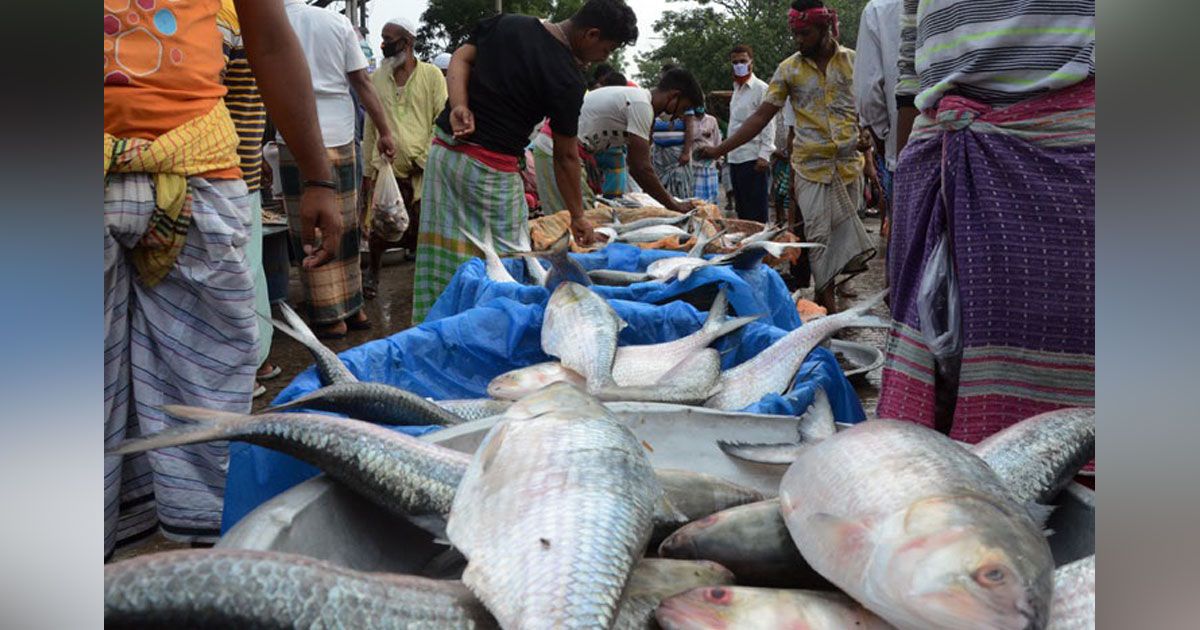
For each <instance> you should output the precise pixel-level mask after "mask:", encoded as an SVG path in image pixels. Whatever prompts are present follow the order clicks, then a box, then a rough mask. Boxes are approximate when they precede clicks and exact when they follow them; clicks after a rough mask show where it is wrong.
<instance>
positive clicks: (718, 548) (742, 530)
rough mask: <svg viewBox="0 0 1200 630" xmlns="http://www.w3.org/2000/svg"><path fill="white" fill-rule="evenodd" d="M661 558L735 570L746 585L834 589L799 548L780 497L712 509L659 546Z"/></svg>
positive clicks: (739, 582) (740, 581)
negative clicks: (782, 511)
mask: <svg viewBox="0 0 1200 630" xmlns="http://www.w3.org/2000/svg"><path fill="white" fill-rule="evenodd" d="M658 555H659V556H661V557H663V558H675V559H680V560H711V561H713V562H716V563H718V564H720V565H722V566H724V567H727V568H728V569H729V570H730V571H733V574H734V575H735V576H737V581H738V584H742V585H744V586H771V587H778V588H807V589H821V590H829V589H832V588H833V587H832V586H831V585H830V584H829V581H828V580H826V579H825V578H824V577H821V575H820V574H819V573H817V572H816V571H814V570H813V569H812V567H810V566H808V563H807V562H805V561H804V557H803V556H801V555H800V551H799V550H797V549H796V545H795V543H793V542H792V538H791V535H790V534H789V533H788V530H787V525H786V524H785V523H784V521H783V517H782V516H780V514H779V500H778V499H771V500H765V501H758V502H755V503H745V504H744V505H739V506H737V507H732V508H729V509H725V510H720V511H717V510H713V511H712V512H709V513H708V515H707V516H705V517H704V518H701V519H697V520H695V521H693V522H691V523H688V524H686V525H684V526H683V527H680V528H679V529H677V530H675V531H674V532H673V533H672V534H671V535H670V536H668V537H667V538H666V540H664V541H663V542H662V544H661V545H659V547H658Z"/></svg>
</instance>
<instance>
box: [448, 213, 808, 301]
mask: <svg viewBox="0 0 1200 630" xmlns="http://www.w3.org/2000/svg"><path fill="white" fill-rule="evenodd" d="M613 220H614V221H617V218H616V215H615V213H614V215H613ZM682 223H686V224H687V228H686V229H685V228H680V227H679V224H682ZM705 225H706V223H705V221H704V220H703V219H701V218H699V217H695V216H694V215H693V214H692V213H688V214H681V215H678V216H675V217H648V218H645V219H639V220H637V221H633V222H630V223H627V224H621V223H619V222H614V223H612V224H609V225H608V226H602V227H598V228H596V232H598V233H600V234H603V235H605V237H606V238H607V239H608V241H607V243H617V242H625V243H652V242H657V241H661V240H663V239H669V238H672V237H675V238H678V239H680V240H679V242H680V243H681V244H682V243H687V242H689V241H692V240H694V241H695V242H694V244H693V245H692V247H691V248H690V249H689V250H688V252H687V253H686V254H683V255H679V256H672V257H668V258H662V259H659V260H656V261H654V262H653V263H651V264H650V265H649V266H648V267H647V268H646V271H644V272H635V271H620V270H613V269H594V270H591V271H586V270H584V269H583V267H582V266H580V264H579V263H578V262H577V261H575V260H574V259H572V258H571V257H570V256H568V252H569V251H570V243H571V237H570V233H569V232H564V233H563V235H562V237H561V238H559V239H558V240H557V241H555V243H554V244H553V245H551V246H550V248H549V249H547V250H545V251H537V252H523V251H516V250H518V249H519V248H517V247H516V246H514V245H512V244H509V243H504V245H505V246H506V247H507V248H508V249H509V250H513V251H512V252H511V253H507V254H505V256H519V257H522V258H524V259H525V260H526V268H527V270H528V276H529V278H530V282H531V283H532V284H534V285H537V286H542V287H545V288H546V289H548V290H550V291H553V290H555V289H556V288H558V286H559V285H560V284H561V283H563V282H575V283H577V284H581V285H584V286H589V285H591V284H592V283H595V284H601V285H611V286H627V285H630V284H635V283H639V282H671V281H673V280H679V281H683V280H687V279H688V278H689V277H691V275H692V274H693V273H695V272H696V271H697V270H699V269H702V268H704V267H712V266H719V265H729V266H731V267H733V268H734V269H751V268H753V267H755V266H756V265H758V264H759V263H760V262H762V260H763V258H764V257H766V256H768V255H771V256H775V257H779V256H782V255H783V254H784V252H786V251H787V250H789V249H812V248H820V247H824V245H821V244H819V243H776V242H774V241H772V240H771V239H773V238H776V237H777V236H779V235H780V234H781V233H783V231H784V229H785V228H784V227H782V226H766V227H765V228H764V229H763V230H762V231H760V232H757V233H754V234H739V235H738V236H737V238H735V239H733V240H727V239H728V238H729V235H727V234H725V233H724V232H723V231H721V232H716V233H715V234H710V233H708V232H707V231H705V229H704V227H705ZM710 230H711V228H710ZM462 234H463V236H464V237H465V238H466V239H467V240H468V241H470V242H471V243H472V244H473V245H474V246H475V247H476V248H477V249H479V251H480V253H481V254H482V257H483V260H484V269H485V271H486V273H487V277H488V279H490V280H492V281H493V282H502V283H516V284H521V283H523V279H518V278H516V277H514V276H513V274H512V273H510V272H509V270H508V268H507V267H505V266H504V262H503V261H502V259H501V255H500V254H499V253H498V251H497V249H496V243H495V242H493V240H492V237H491V232H490V230H486V229H485V231H484V234H483V235H482V236H481V237H477V236H475V235H472V234H470V233H468V232H467V231H465V230H463V231H462ZM714 244H715V245H717V248H718V249H719V250H721V251H725V252H726V253H722V254H718V255H715V256H712V257H710V258H705V257H704V255H705V252H706V251H707V250H708V249H709V248H710V246H711V245H714ZM539 259H541V260H545V261H546V262H547V263H549V265H550V270H549V271H547V270H546V268H545V267H543V266H542V265H541V263H540V262H539Z"/></svg>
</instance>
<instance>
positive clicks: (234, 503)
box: [222, 246, 865, 531]
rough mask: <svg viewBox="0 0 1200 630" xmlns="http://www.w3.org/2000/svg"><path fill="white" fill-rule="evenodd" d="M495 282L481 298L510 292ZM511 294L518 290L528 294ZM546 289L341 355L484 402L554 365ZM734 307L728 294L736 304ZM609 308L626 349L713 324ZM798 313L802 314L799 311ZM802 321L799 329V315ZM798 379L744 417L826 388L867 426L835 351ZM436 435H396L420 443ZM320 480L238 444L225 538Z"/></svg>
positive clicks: (376, 376) (413, 385) (736, 342)
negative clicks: (286, 494)
mask: <svg viewBox="0 0 1200 630" xmlns="http://www.w3.org/2000/svg"><path fill="white" fill-rule="evenodd" d="M609 249H611V246H610V248H609ZM472 262H473V263H476V264H478V263H479V261H472ZM470 264H471V263H466V264H464V265H463V267H466V266H468V265H470ZM480 271H482V266H481V265H480ZM726 271H727V272H728V270H726ZM729 273H732V272H729ZM768 273H769V274H770V275H772V276H774V278H775V280H777V281H778V280H779V276H778V274H775V273H774V272H773V271H769V270H768ZM464 275H466V274H463V273H462V272H461V268H460V274H459V277H456V280H463V278H462V277H461V276H464ZM689 280H691V279H689ZM459 284H460V285H461V284H464V283H459ZM490 284H491V286H489V287H484V288H483V290H484V291H488V290H495V289H496V288H497V287H501V286H503V285H498V284H496V283H490ZM780 284H782V282H780ZM481 286H482V285H481ZM510 286H511V287H513V288H515V290H517V291H523V290H527V289H530V287H524V288H522V287H517V286H516V285H510ZM603 289H605V287H598V291H597V292H598V293H603V292H604V291H603ZM539 290H540V289H539ZM784 290H785V291H786V289H784ZM541 291H542V297H541V299H540V300H535V299H529V300H528V301H524V300H521V299H513V298H512V297H495V296H492V297H486V296H485V297H486V299H484V300H483V301H482V302H481V303H480V304H478V305H477V306H474V307H473V308H469V309H467V310H465V311H463V312H461V313H459V314H457V315H453V316H449V317H445V318H442V319H439V320H437V321H426V322H425V323H423V324H421V325H420V326H418V327H415V328H410V329H408V330H405V331H402V332H399V333H396V334H395V335H392V336H390V337H387V338H384V339H379V340H376V341H372V342H370V343H366V344H363V345H362V346H359V347H357V348H353V349H350V350H347V351H346V352H343V353H342V354H341V355H340V356H341V358H342V360H343V361H344V362H345V363H346V365H347V366H348V367H349V368H350V371H351V372H353V373H354V375H355V376H357V377H358V378H359V379H360V380H363V381H372V382H380V383H387V384H390V385H395V386H397V387H401V388H404V389H407V390H409V391H412V392H415V393H417V394H420V395H422V396H427V397H430V398H433V399H435V400H450V399H462V398H481V397H484V396H486V391H487V385H488V383H489V382H490V381H491V380H492V379H493V378H494V377H496V376H497V375H499V374H502V373H504V372H507V371H509V370H512V369H516V368H519V367H523V366H527V365H532V364H534V363H540V362H543V361H548V360H551V358H550V357H548V356H546V355H545V354H544V353H543V352H542V350H541V327H542V316H543V312H544V308H545V302H546V301H547V300H548V299H549V295H548V294H547V293H546V292H545V291H544V290H541ZM523 297H526V298H527V297H528V295H526V296H523ZM733 301H734V300H733V298H732V296H731V297H730V302H731V303H732V302H733ZM610 303H611V304H612V306H613V308H614V309H615V310H616V311H617V313H618V314H619V315H620V316H621V318H622V319H624V320H625V321H626V322H627V323H628V324H629V326H627V327H626V328H625V329H624V330H622V332H621V335H620V339H619V343H620V345H640V344H651V343H661V342H664V341H670V340H673V339H678V338H680V337H684V336H686V335H689V334H691V333H693V332H695V331H697V330H699V328H700V327H701V325H702V324H703V322H704V319H705V316H706V314H705V313H704V312H701V311H698V310H696V309H695V308H694V307H692V306H691V305H689V304H686V303H684V302H681V301H674V302H669V303H667V304H663V305H654V304H645V303H641V302H634V301H628V300H618V299H613V300H610ZM788 303H789V304H790V299H789V300H788ZM732 310H733V312H732V313H731V314H730V316H733V315H734V314H736V315H746V314H748V313H747V312H746V311H742V310H740V309H739V308H737V307H736V306H734V308H733V309H732ZM760 312H761V311H760ZM750 313H753V311H751V312H750ZM791 314H792V316H793V317H795V316H796V312H795V310H794V309H792V310H791ZM796 322H797V324H799V319H798V317H797V320H796ZM787 332H788V330H785V329H783V328H780V327H778V326H773V325H770V324H768V323H764V322H762V321H761V320H760V321H756V322H754V323H751V324H750V325H748V326H746V327H745V328H743V329H742V330H741V331H739V332H737V333H734V334H732V335H729V336H727V337H725V338H723V339H721V340H719V341H718V342H717V343H716V344H714V347H715V348H717V349H718V350H721V351H722V353H723V355H722V367H724V368H729V367H732V366H734V365H737V364H739V363H742V362H744V361H746V360H748V359H750V358H751V357H753V356H755V355H756V354H758V353H759V352H761V351H762V350H763V349H765V348H766V347H767V346H769V345H771V344H772V343H774V342H775V341H776V340H778V339H779V338H781V337H783V336H784V335H785V334H787ZM799 374H800V375H802V376H803V378H801V379H797V380H798V381H799V382H798V383H797V384H796V385H795V386H794V388H793V389H792V390H791V391H789V392H788V393H787V394H785V395H777V394H772V395H769V396H766V397H765V398H763V399H762V400H761V401H759V402H758V403H756V404H754V405H751V406H750V407H748V408H747V409H746V411H748V412H753V413H768V414H784V415H800V414H801V413H803V412H804V410H805V409H806V408H807V407H808V405H809V404H810V403H811V402H812V396H813V391H814V389H815V388H817V387H821V388H824V389H825V391H826V393H827V394H828V395H829V401H830V403H831V405H832V407H833V411H834V414H835V417H836V418H837V420H838V421H840V422H850V423H853V422H860V421H862V420H863V419H865V414H864V413H863V409H862V404H861V403H860V402H859V399H858V396H857V395H856V394H855V392H854V389H853V387H852V386H851V385H850V383H849V382H848V381H847V380H846V377H845V375H844V374H843V373H842V370H841V368H840V367H839V366H838V363H837V360H836V359H835V358H834V356H833V354H832V353H830V352H829V351H828V350H825V349H824V348H817V349H816V350H814V351H813V352H812V353H811V354H810V355H809V356H808V358H807V359H806V360H805V362H804V364H803V365H802V366H801V368H800V372H799ZM319 387H320V380H319V378H318V376H317V373H316V371H315V369H314V368H311V367H310V368H309V369H308V370H306V371H304V372H303V373H301V374H300V375H299V376H297V377H296V378H295V380H293V381H292V383H291V384H290V385H288V387H287V388H286V389H284V390H283V391H282V392H280V394H279V396H277V397H276V399H275V401H274V402H275V403H276V404H282V403H285V402H288V401H291V400H294V399H296V398H299V397H300V396H303V395H304V394H307V393H309V392H311V391H313V390H315V389H317V388H319ZM438 428H439V427H431V426H423V427H395V428H394V429H395V430H397V431H403V432H404V433H408V434H410V435H423V434H425V433H429V432H430V431H434V430H437V429H438ZM319 472H320V471H318V470H317V469H316V468H315V467H313V466H310V465H308V464H306V463H304V462H301V461H299V460H296V459H294V458H292V457H289V456H287V455H284V454H282V453H279V452H276V451H272V450H270V449H266V448H261V447H258V446H254V445H250V444H245V443H241V442H234V443H232V444H231V446H230V461H229V473H228V477H227V481H226V491H225V512H224V519H223V523H222V531H227V530H228V529H229V528H230V527H232V526H233V525H234V524H236V523H237V522H238V521H239V520H240V519H241V518H242V517H243V516H245V515H246V514H247V513H249V512H250V511H251V510H253V509H254V508H255V507H257V506H258V505H260V504H261V503H263V502H264V501H266V500H268V499H270V498H271V497H274V496H275V495H277V494H279V493H280V492H283V491H284V490H287V489H288V488H291V487H292V486H294V485H296V484H298V483H300V482H301V481H304V480H306V479H308V478H310V477H312V476H314V475H316V474H318V473H319Z"/></svg>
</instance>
